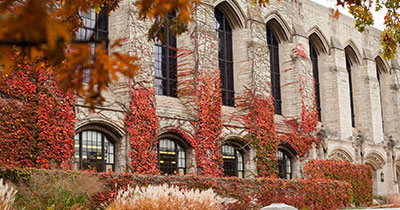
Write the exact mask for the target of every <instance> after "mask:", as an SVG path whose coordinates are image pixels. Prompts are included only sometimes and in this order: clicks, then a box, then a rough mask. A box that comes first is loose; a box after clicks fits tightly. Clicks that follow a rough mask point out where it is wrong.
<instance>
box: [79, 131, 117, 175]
mask: <svg viewBox="0 0 400 210" xmlns="http://www.w3.org/2000/svg"><path fill="white" fill-rule="evenodd" d="M84 132H94V133H98V134H100V135H101V166H100V167H101V170H100V172H105V171H107V170H108V169H107V165H111V170H112V171H115V162H116V161H115V160H116V150H115V146H116V145H115V141H113V140H112V138H110V137H109V136H108V135H107V134H105V133H104V132H102V131H98V130H92V129H90V130H83V131H80V132H79V133H77V134H76V135H75V137H74V147H75V145H77V144H76V141H77V140H78V141H79V149H78V156H79V158H78V160H77V158H76V150H77V148H76V147H75V153H74V163H75V164H76V165H77V166H78V167H77V168H78V169H79V170H81V169H84V167H83V164H84V162H83V154H82V153H83V150H82V149H83V137H82V136H83V133H84ZM92 137H93V135H92ZM77 138H78V139H77ZM93 141H94V139H91V140H90V139H89V137H88V139H87V142H88V144H87V145H86V146H92V147H93V146H94V145H93V144H91V145H89V143H90V142H92V143H93ZM105 141H108V142H109V144H112V146H113V148H112V155H113V158H112V160H113V161H112V162H113V163H107V159H105V154H106V153H107V152H106V151H105V146H106V145H105V143H106V142H105ZM86 156H88V154H86ZM88 159H89V158H88V157H87V158H86V160H87V161H88ZM88 165H89V161H88Z"/></svg>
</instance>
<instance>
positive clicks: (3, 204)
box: [0, 179, 17, 210]
mask: <svg viewBox="0 0 400 210" xmlns="http://www.w3.org/2000/svg"><path fill="white" fill-rule="evenodd" d="M16 192H17V191H15V190H14V189H13V188H12V187H11V186H9V185H7V184H5V183H3V179H0V209H1V210H11V209H14V208H13V206H12V203H13V202H14V196H15V193H16Z"/></svg>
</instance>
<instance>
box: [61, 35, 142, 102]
mask: <svg viewBox="0 0 400 210" xmlns="http://www.w3.org/2000/svg"><path fill="white" fill-rule="evenodd" d="M113 46H118V43H114V44H113ZM104 48H105V46H104V45H98V46H97V47H96V48H95V57H93V55H92V53H91V52H90V49H89V46H88V45H87V44H72V45H71V46H70V48H69V52H70V53H68V54H66V60H68V62H65V64H64V65H62V66H60V67H59V68H57V69H56V73H57V74H59V75H60V77H59V79H58V82H59V83H60V84H61V85H62V87H65V88H66V89H70V90H73V91H74V92H77V93H79V95H80V96H82V97H84V98H85V100H86V102H88V104H89V105H90V106H91V107H92V108H93V107H94V105H96V104H99V103H101V102H102V101H103V100H104V98H103V97H102V91H104V90H106V89H107V86H108V85H109V84H110V83H111V82H112V81H117V80H118V74H120V75H123V76H126V77H133V76H134V73H135V72H136V71H137V70H138V69H139V67H138V66H137V65H135V64H134V62H135V61H136V60H137V58H135V57H131V56H128V55H125V54H122V53H119V52H113V53H111V54H110V55H108V53H107V50H106V49H104ZM85 71H86V72H90V73H89V78H90V79H89V81H84V79H85V78H84V72H85ZM85 82H87V84H85Z"/></svg>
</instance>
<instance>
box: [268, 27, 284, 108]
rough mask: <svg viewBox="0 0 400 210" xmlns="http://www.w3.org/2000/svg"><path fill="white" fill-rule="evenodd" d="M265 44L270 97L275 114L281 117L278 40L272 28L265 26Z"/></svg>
mask: <svg viewBox="0 0 400 210" xmlns="http://www.w3.org/2000/svg"><path fill="white" fill-rule="evenodd" d="M266 34H267V43H268V50H269V62H270V73H271V95H272V96H273V98H274V109H275V114H278V115H282V92H281V81H280V78H281V76H280V63H279V62H280V61H279V40H278V37H277V35H276V33H275V31H274V30H273V28H272V27H271V26H270V25H269V24H267V27H266Z"/></svg>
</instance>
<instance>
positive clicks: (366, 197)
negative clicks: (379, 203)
mask: <svg viewBox="0 0 400 210" xmlns="http://www.w3.org/2000/svg"><path fill="white" fill-rule="evenodd" d="M304 172H305V174H306V176H307V177H308V178H310V179H321V178H328V179H332V180H340V181H346V182H347V183H349V184H351V187H352V191H353V200H352V203H354V204H355V205H356V206H370V205H371V204H372V198H373V192H372V177H373V174H372V169H371V167H369V166H367V165H365V164H352V163H349V162H347V161H334V160H310V161H309V162H307V164H306V166H305V167H304Z"/></svg>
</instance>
